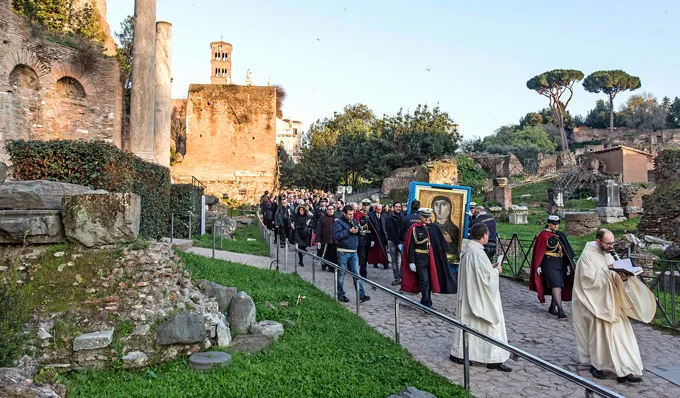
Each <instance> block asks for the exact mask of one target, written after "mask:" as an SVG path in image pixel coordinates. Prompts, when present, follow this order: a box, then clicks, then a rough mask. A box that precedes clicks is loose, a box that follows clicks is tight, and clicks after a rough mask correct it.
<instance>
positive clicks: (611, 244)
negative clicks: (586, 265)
mask: <svg viewBox="0 0 680 398" xmlns="http://www.w3.org/2000/svg"><path fill="white" fill-rule="evenodd" d="M600 242H602V244H603V245H605V246H614V243H616V242H615V241H611V242H605V241H603V240H601V241H600Z"/></svg>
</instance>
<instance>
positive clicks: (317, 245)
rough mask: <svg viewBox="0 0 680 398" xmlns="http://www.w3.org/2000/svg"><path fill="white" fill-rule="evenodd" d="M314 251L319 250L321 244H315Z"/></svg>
mask: <svg viewBox="0 0 680 398" xmlns="http://www.w3.org/2000/svg"><path fill="white" fill-rule="evenodd" d="M316 250H321V243H318V242H317V244H316Z"/></svg>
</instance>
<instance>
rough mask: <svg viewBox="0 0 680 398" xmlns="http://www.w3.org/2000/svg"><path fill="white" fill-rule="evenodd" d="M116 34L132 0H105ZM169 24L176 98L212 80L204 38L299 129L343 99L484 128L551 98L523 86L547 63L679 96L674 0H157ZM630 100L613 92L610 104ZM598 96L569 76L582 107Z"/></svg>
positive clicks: (679, 25)
mask: <svg viewBox="0 0 680 398" xmlns="http://www.w3.org/2000/svg"><path fill="white" fill-rule="evenodd" d="M107 3H108V14H107V19H108V22H109V25H110V26H111V30H112V33H113V32H115V31H119V30H120V23H121V21H122V20H123V19H124V18H125V17H126V16H127V15H130V14H134V0H108V2H107ZM157 19H158V20H159V21H168V22H171V23H172V24H173V32H172V34H173V41H172V58H173V59H172V71H173V72H172V75H173V78H174V81H173V87H172V95H173V98H186V96H187V89H188V87H189V84H192V83H209V82H210V72H211V69H210V56H211V52H210V42H212V41H218V40H220V39H222V40H224V41H227V42H229V43H231V44H232V45H233V54H232V77H233V79H232V80H233V83H234V84H242V83H243V82H244V81H245V77H246V71H247V70H248V69H250V70H251V72H252V79H253V82H254V83H255V84H257V85H266V84H267V83H268V81H271V83H272V84H278V85H281V86H283V87H284V89H285V91H286V94H287V96H286V99H285V102H284V109H283V112H284V117H287V118H292V119H295V120H300V121H302V122H303V123H304V125H305V126H308V125H309V124H310V123H312V122H314V121H316V120H317V119H323V118H324V117H331V116H332V115H333V112H335V111H341V110H342V108H343V107H344V106H346V105H348V104H355V103H363V104H366V105H368V106H369V107H370V108H371V109H373V111H374V112H375V113H376V115H378V116H380V115H382V114H385V113H387V114H395V113H396V112H398V111H399V109H400V108H404V110H413V109H414V108H415V107H416V106H417V105H418V104H428V105H437V104H438V105H439V106H440V107H441V109H442V110H444V111H446V112H448V113H449V115H450V116H451V117H452V118H453V119H454V121H455V122H456V123H458V124H459V125H460V131H461V133H462V134H463V137H464V138H472V137H474V136H480V137H483V136H486V135H489V134H492V133H493V132H494V131H495V130H496V129H497V128H499V127H500V126H503V125H507V124H513V123H518V121H519V118H520V117H522V116H524V115H525V114H526V113H527V112H532V111H537V110H540V109H542V108H544V107H547V106H548V101H547V99H546V98H545V97H542V96H540V95H539V94H537V93H536V92H534V91H530V90H529V89H527V88H526V81H527V80H529V79H530V78H531V77H533V76H535V75H537V74H540V73H543V72H545V71H548V70H551V69H578V70H581V71H582V72H583V73H584V75H586V76H587V75H588V74H589V73H591V72H594V71H597V70H609V69H623V70H625V71H626V72H628V73H630V74H633V75H636V76H639V77H640V79H641V81H642V88H641V89H638V90H637V91H635V92H633V94H641V93H642V92H648V93H652V94H654V95H655V96H656V97H657V98H658V99H659V100H660V99H661V98H662V97H664V96H668V97H671V98H674V97H676V96H678V97H680V41H679V40H678V37H680V2H679V1H677V0H647V1H643V2H641V1H639V0H618V1H616V0H586V1H581V0H572V1H562V2H555V1H539V0H535V1H524V0H513V1H506V0H503V1H483V0H479V1H470V0H465V1H458V0H449V1H431V0H430V1H428V0H423V1H418V2H415V1H401V0H391V1H378V0H370V1H367V0H364V1H353V0H352V1H327V0H292V1H285V2H284V1H265V0H249V1H239V2H236V1H234V2H230V1H224V0H222V1H219V0H157ZM630 95H632V94H630V93H628V92H625V93H622V94H619V95H618V96H617V97H616V99H615V107H616V108H617V109H618V107H619V105H620V104H622V103H624V102H625V100H626V99H627V98H628V97H629V96H630ZM598 99H604V95H602V94H591V93H588V92H586V91H585V90H583V87H582V86H581V84H580V83H577V87H576V90H575V94H574V98H573V100H572V102H571V104H570V105H569V108H568V109H569V110H570V112H571V113H572V114H581V115H583V116H585V115H586V113H587V112H588V110H589V109H591V108H593V106H594V104H595V101H596V100H598Z"/></svg>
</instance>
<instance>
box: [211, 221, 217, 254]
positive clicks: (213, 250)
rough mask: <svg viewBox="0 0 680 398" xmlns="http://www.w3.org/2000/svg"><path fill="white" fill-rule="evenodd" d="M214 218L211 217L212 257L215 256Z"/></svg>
mask: <svg viewBox="0 0 680 398" xmlns="http://www.w3.org/2000/svg"><path fill="white" fill-rule="evenodd" d="M215 221H216V220H215V219H214V218H213V226H212V227H213V234H212V236H213V246H212V258H215Z"/></svg>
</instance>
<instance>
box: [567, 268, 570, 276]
mask: <svg viewBox="0 0 680 398" xmlns="http://www.w3.org/2000/svg"><path fill="white" fill-rule="evenodd" d="M569 275H571V268H569V267H567V276H569Z"/></svg>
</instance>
